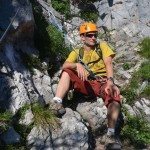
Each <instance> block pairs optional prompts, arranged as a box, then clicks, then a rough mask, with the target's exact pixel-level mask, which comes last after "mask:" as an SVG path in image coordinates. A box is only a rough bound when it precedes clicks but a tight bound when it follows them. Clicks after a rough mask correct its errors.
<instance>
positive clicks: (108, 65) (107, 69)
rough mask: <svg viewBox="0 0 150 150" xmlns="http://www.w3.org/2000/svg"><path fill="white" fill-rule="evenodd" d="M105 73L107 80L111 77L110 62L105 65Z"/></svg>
mask: <svg viewBox="0 0 150 150" xmlns="http://www.w3.org/2000/svg"><path fill="white" fill-rule="evenodd" d="M106 73H107V78H109V77H113V65H112V63H111V62H110V63H108V64H106Z"/></svg>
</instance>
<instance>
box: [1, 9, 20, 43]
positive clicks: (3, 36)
mask: <svg viewBox="0 0 150 150" xmlns="http://www.w3.org/2000/svg"><path fill="white" fill-rule="evenodd" d="M19 10H20V8H18V10H17V12H16V13H15V15H14V17H13V18H12V20H11V22H10V23H9V25H8V27H7V29H6V30H5V32H4V34H3V35H2V37H1V38H0V43H1V42H2V41H3V39H4V38H5V36H6V34H7V32H8V31H9V29H10V27H11V25H12V23H13V22H14V20H15V18H16V16H17V14H18V12H19Z"/></svg>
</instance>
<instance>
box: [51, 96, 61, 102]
mask: <svg viewBox="0 0 150 150" xmlns="http://www.w3.org/2000/svg"><path fill="white" fill-rule="evenodd" d="M53 101H54V102H55V103H62V99H61V98H59V97H54V98H53Z"/></svg>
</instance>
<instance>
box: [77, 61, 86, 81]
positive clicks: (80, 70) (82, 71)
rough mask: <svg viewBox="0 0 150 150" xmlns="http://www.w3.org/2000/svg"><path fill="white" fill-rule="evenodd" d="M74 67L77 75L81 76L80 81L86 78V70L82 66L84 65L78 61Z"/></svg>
mask: <svg viewBox="0 0 150 150" xmlns="http://www.w3.org/2000/svg"><path fill="white" fill-rule="evenodd" d="M76 69H77V73H78V77H79V78H81V80H82V81H85V80H87V75H88V73H87V70H86V69H85V68H84V66H83V65H82V64H80V63H76Z"/></svg>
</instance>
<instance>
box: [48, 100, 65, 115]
mask: <svg viewBox="0 0 150 150" xmlns="http://www.w3.org/2000/svg"><path fill="white" fill-rule="evenodd" d="M49 107H50V109H51V110H52V111H53V113H54V114H55V115H56V116H57V117H62V116H63V115H64V114H65V113H66V110H65V108H64V107H63V105H62V104H61V103H58V102H56V101H50V103H49Z"/></svg>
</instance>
